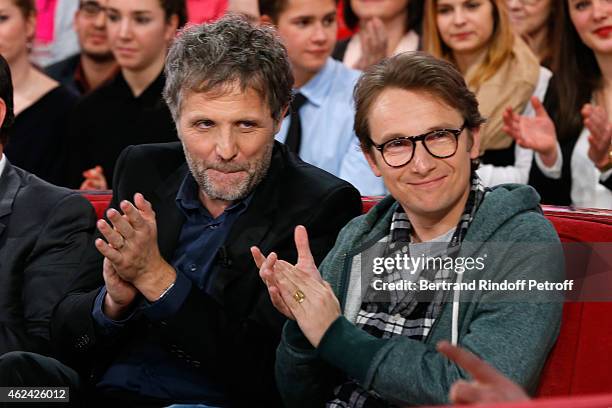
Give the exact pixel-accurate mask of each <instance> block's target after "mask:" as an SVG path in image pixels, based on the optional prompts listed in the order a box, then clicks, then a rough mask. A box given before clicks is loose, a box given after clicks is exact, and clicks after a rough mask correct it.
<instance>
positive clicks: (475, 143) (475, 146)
mask: <svg viewBox="0 0 612 408" xmlns="http://www.w3.org/2000/svg"><path fill="white" fill-rule="evenodd" d="M480 128H481V127H480V126H478V127H477V128H475V129H469V132H470V134H471V135H472V146H471V147H470V149H468V151H469V152H470V159H477V158H478V157H479V156H480Z"/></svg>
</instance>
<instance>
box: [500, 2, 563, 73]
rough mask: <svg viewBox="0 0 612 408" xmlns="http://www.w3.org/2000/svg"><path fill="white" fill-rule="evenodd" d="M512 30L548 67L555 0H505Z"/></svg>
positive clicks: (551, 46) (551, 44)
mask: <svg viewBox="0 0 612 408" xmlns="http://www.w3.org/2000/svg"><path fill="white" fill-rule="evenodd" d="M507 4H508V16H509V17H510V23H511V24H512V29H513V30H514V32H515V33H516V34H518V35H520V36H521V38H522V39H523V40H525V42H526V43H527V45H529V47H530V48H531V50H532V51H533V52H534V54H535V55H536V56H537V57H538V59H539V60H540V64H541V65H543V66H545V67H547V68H550V67H551V64H552V48H553V44H555V43H554V41H553V39H554V38H553V35H554V31H555V28H554V26H555V18H554V14H555V10H554V6H555V4H556V1H555V0H507ZM557 45H558V44H557Z"/></svg>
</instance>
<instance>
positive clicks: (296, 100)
mask: <svg viewBox="0 0 612 408" xmlns="http://www.w3.org/2000/svg"><path fill="white" fill-rule="evenodd" d="M306 101H308V99H306V97H305V96H304V95H302V94H301V93H297V94H296V95H295V96H294V97H293V101H291V122H290V123H289V130H288V131H287V139H286V140H285V144H286V145H287V147H288V148H289V150H291V151H292V152H294V153H297V154H298V155H299V153H300V144H301V143H302V121H301V120H300V108H301V107H302V106H303V105H304V104H305V103H306Z"/></svg>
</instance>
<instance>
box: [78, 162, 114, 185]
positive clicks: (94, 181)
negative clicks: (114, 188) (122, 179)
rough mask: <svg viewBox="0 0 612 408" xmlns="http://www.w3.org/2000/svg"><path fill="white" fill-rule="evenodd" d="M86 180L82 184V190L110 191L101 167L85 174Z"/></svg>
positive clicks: (86, 171)
mask: <svg viewBox="0 0 612 408" xmlns="http://www.w3.org/2000/svg"><path fill="white" fill-rule="evenodd" d="M83 177H85V180H84V181H83V183H81V187H80V189H81V190H108V183H107V182H106V177H105V176H104V170H103V169H102V167H101V166H96V167H94V168H92V169H89V170H85V171H84V172H83Z"/></svg>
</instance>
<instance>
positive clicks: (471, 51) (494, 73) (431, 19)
mask: <svg viewBox="0 0 612 408" xmlns="http://www.w3.org/2000/svg"><path fill="white" fill-rule="evenodd" d="M423 36H424V46H425V49H426V50H427V51H428V52H430V53H431V54H432V55H434V56H436V57H439V58H443V59H446V60H447V61H450V62H452V63H453V64H455V66H456V67H457V68H458V69H459V71H460V72H461V73H462V74H463V76H464V77H465V80H466V82H467V84H468V86H469V87H470V89H471V90H472V91H473V92H475V93H476V98H477V99H478V102H479V108H480V110H481V112H482V114H483V115H484V116H485V118H486V119H487V122H486V124H484V125H483V126H482V129H481V145H480V153H481V157H480V160H481V161H482V162H483V163H484V164H485V166H483V167H482V168H481V169H479V175H480V176H481V177H482V178H483V180H484V182H485V184H486V185H495V184H499V183H510V182H512V183H523V184H525V183H527V181H528V179H529V171H530V168H531V165H532V162H533V157H534V154H533V151H532V150H529V149H523V148H521V147H520V146H516V145H515V143H514V140H513V139H512V137H510V136H509V135H508V134H506V129H504V112H505V111H506V110H509V111H512V112H514V111H517V112H521V113H523V112H524V113H526V114H528V115H534V113H535V109H536V108H539V107H540V105H539V104H538V103H537V102H535V105H532V104H531V103H530V98H531V97H532V96H537V97H539V98H540V100H541V99H542V98H543V97H544V94H545V92H546V89H547V87H548V81H549V80H550V77H551V73H550V71H548V70H547V69H546V68H543V67H540V65H539V63H538V60H537V58H536V57H535V55H534V54H533V53H532V52H531V51H530V50H529V47H527V45H526V44H525V43H524V42H523V41H522V40H520V39H519V38H517V37H515V36H514V35H513V33H512V31H511V29H510V24H509V21H508V17H507V14H506V7H505V3H504V2H503V0H484V1H482V2H471V0H427V1H426V6H425V24H424V30H423ZM532 148H533V149H534V150H536V151H537V153H538V154H536V155H535V156H536V157H535V158H536V163H537V164H538V166H541V167H542V168H544V169H545V171H547V172H550V174H551V175H553V176H557V175H558V174H559V173H560V170H561V165H562V162H561V155H560V153H559V147H558V146H557V143H556V140H555V139H554V138H552V137H551V138H548V139H542V140H540V141H539V144H538V145H537V146H536V145H534V146H533V147H532Z"/></svg>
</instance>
